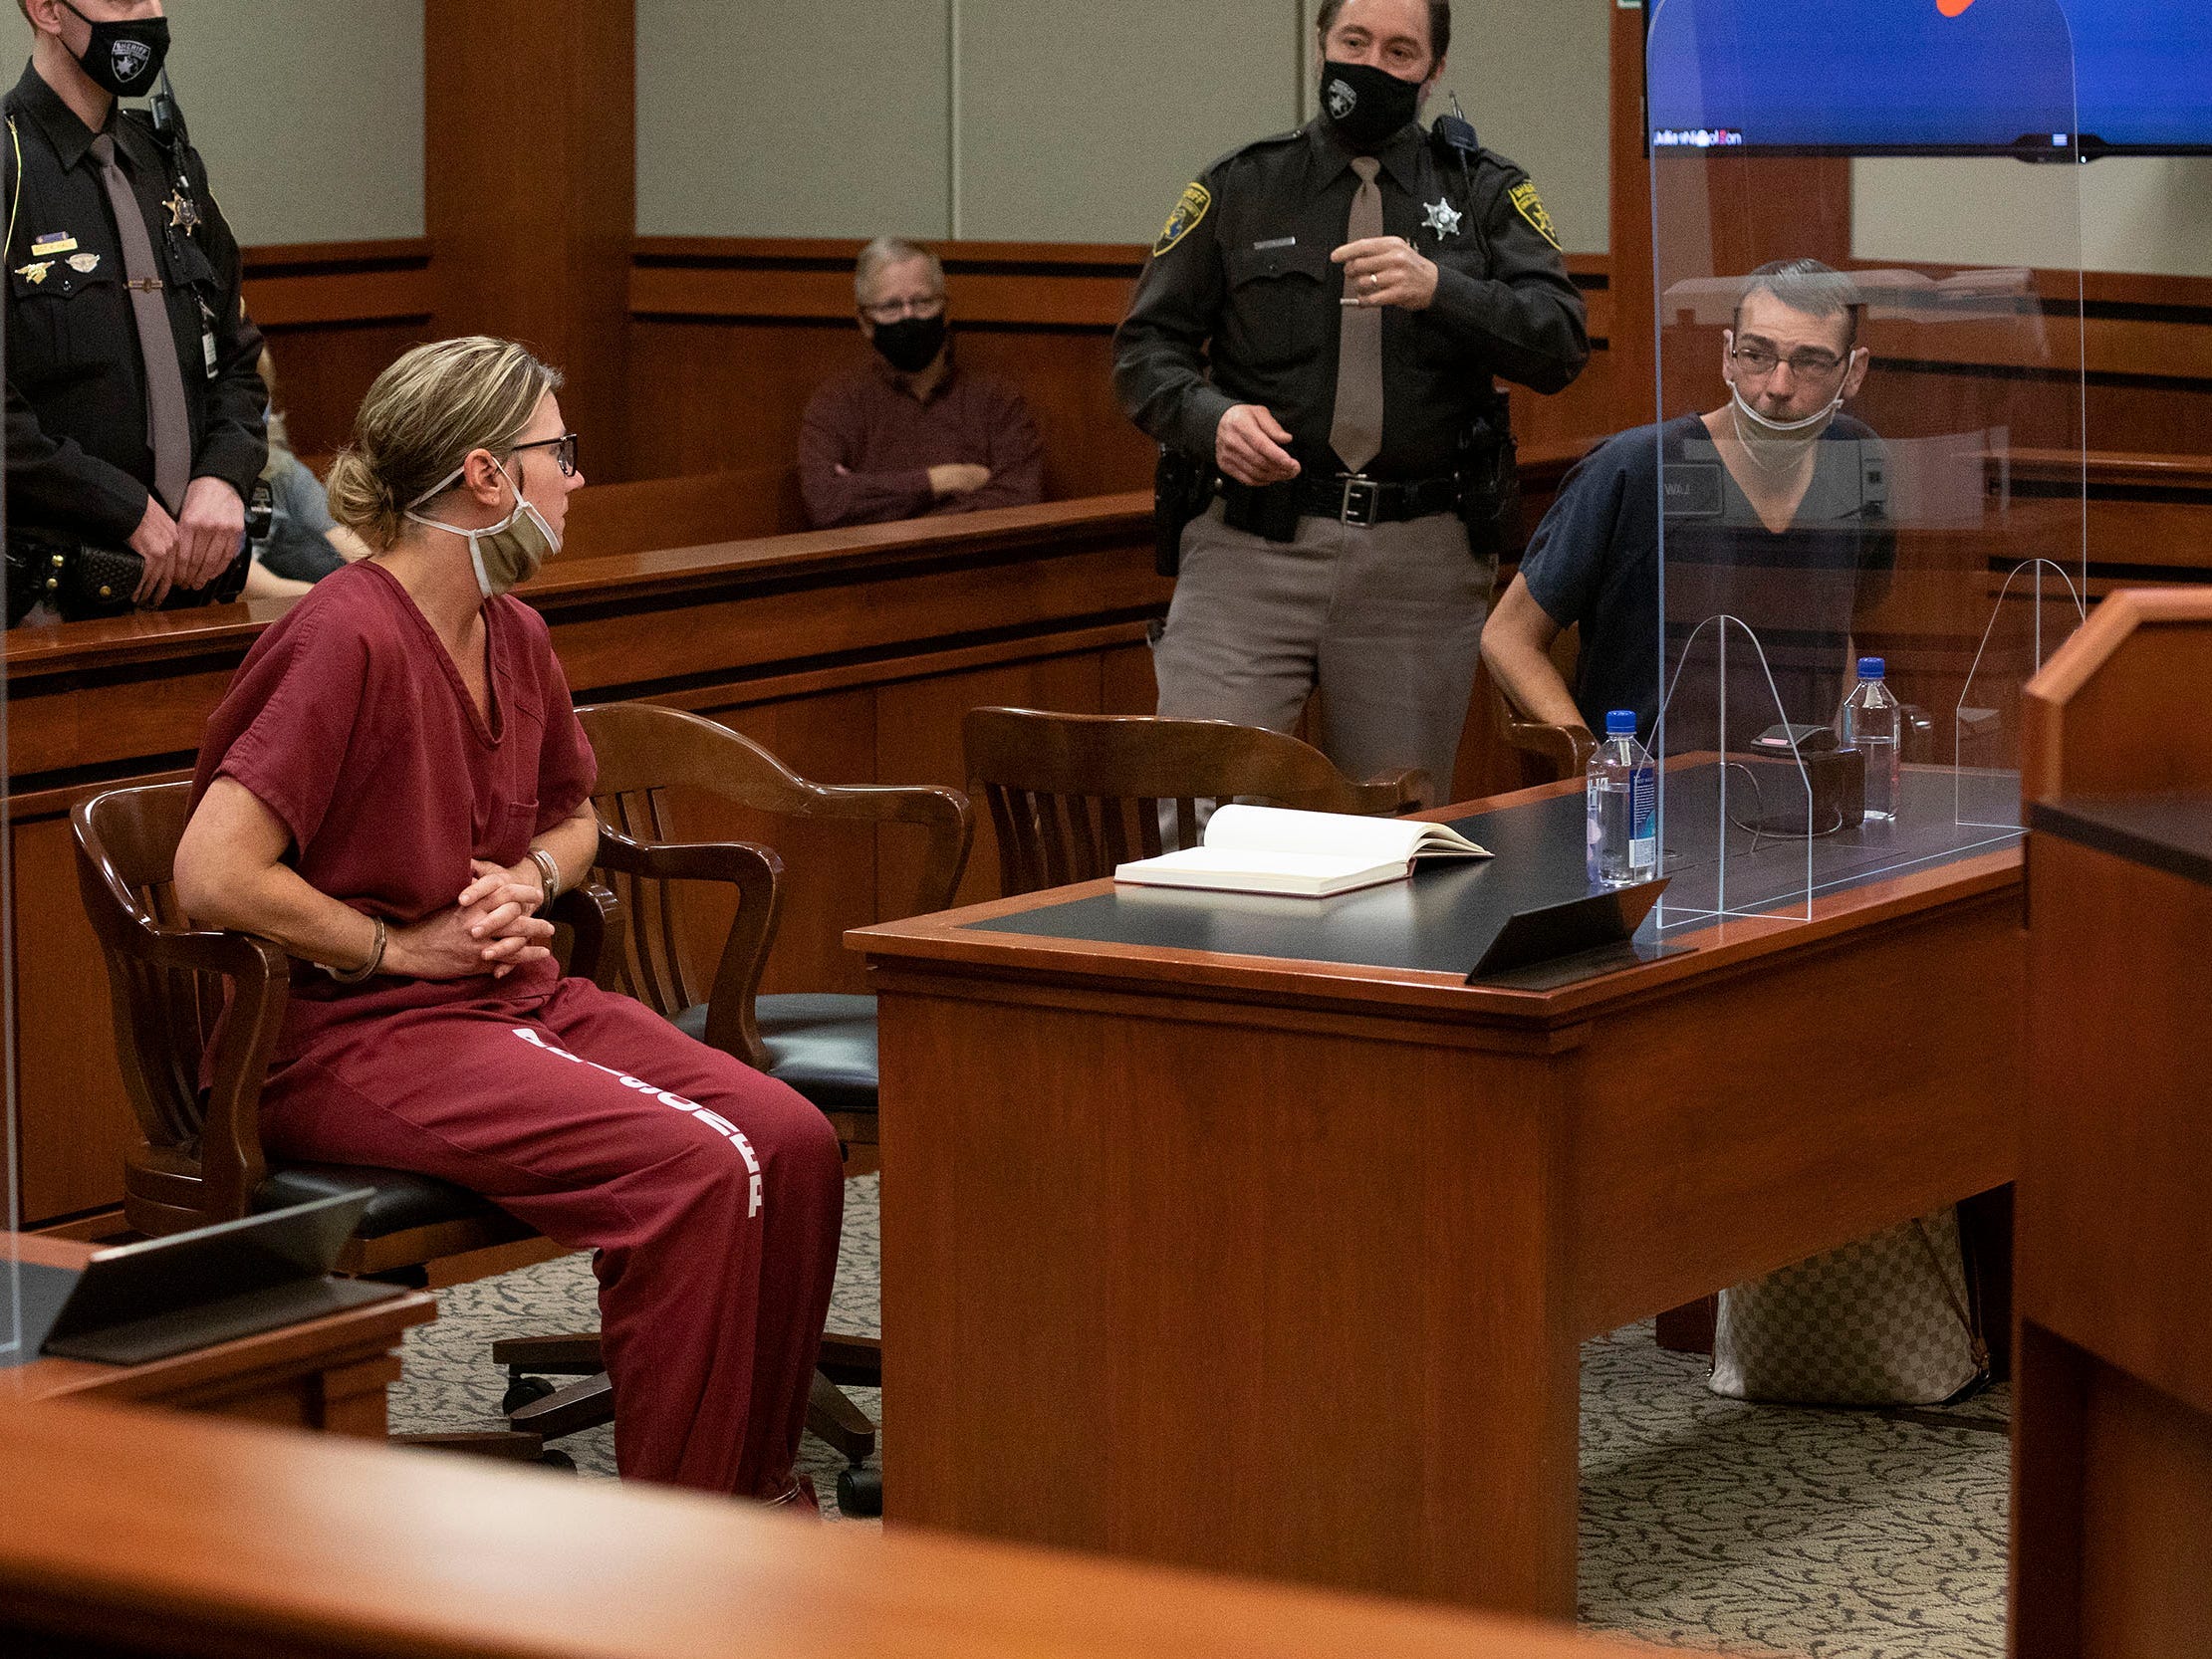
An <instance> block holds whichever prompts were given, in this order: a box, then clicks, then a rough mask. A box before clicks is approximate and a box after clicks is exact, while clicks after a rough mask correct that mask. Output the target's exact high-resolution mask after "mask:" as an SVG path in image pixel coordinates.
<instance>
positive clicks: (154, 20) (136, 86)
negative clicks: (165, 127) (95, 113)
mask: <svg viewBox="0 0 2212 1659" xmlns="http://www.w3.org/2000/svg"><path fill="white" fill-rule="evenodd" d="M62 4H63V5H65V6H69V9H70V10H71V11H72V12H75V13H76V15H77V16H78V17H80V18H84V21H85V22H86V23H88V24H91V26H92V31H93V38H92V39H91V41H90V42H88V43H87V44H86V47H85V52H84V55H83V56H82V57H80V58H79V59H78V60H77V62H78V63H79V65H81V66H82V67H83V69H84V71H85V74H86V75H87V76H89V77H90V78H91V80H92V84H93V85H94V86H96V87H98V88H99V89H100V90H101V91H102V92H104V93H107V94H109V95H110V96H111V97H114V98H143V97H144V96H145V95H146V94H148V93H150V92H151V91H153V83H154V81H155V80H156V79H157V78H158V77H159V75H160V74H161V65H162V64H163V62H164V61H166V60H167V58H168V55H169V20H168V19H167V18H165V17H141V18H137V19H134V20H130V21H126V22H123V23H100V22H95V21H94V20H93V19H92V18H89V17H85V14H84V13H83V12H80V11H78V10H77V8H76V7H75V6H70V5H69V0H62Z"/></svg>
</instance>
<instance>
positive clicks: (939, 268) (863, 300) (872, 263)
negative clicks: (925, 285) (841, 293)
mask: <svg viewBox="0 0 2212 1659" xmlns="http://www.w3.org/2000/svg"><path fill="white" fill-rule="evenodd" d="M912 259H918V260H920V261H922V262H923V263H924V264H926V265H927V266H928V267H929V280H930V281H931V282H933V283H935V284H936V285H937V292H938V293H939V294H942V293H943V292H944V291H945V268H944V266H943V265H942V264H940V263H939V262H938V259H937V256H936V255H935V254H933V253H931V252H930V251H929V250H928V249H927V248H925V247H923V246H922V245H921V244H920V243H919V242H909V241H907V240H906V239H905V238H904V237H902V236H878V237H877V238H876V239H875V240H874V241H872V242H870V243H869V244H868V245H867V246H866V247H864V248H862V249H861V250H860V262H859V263H858V264H856V265H855V266H854V267H853V297H854V299H856V300H858V301H859V302H860V304H861V305H863V306H864V305H866V304H867V291H868V285H869V284H870V283H872V282H874V281H875V279H876V276H877V275H878V274H879V273H881V272H883V271H887V270H889V269H890V268H891V267H892V266H893V265H904V264H905V263H906V262H907V261H908V260H912Z"/></svg>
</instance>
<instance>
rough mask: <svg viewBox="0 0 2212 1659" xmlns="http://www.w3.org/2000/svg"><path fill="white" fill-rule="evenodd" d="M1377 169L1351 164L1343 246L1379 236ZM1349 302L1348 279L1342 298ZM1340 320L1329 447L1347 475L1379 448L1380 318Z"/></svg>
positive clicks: (1369, 161) (1348, 311)
mask: <svg viewBox="0 0 2212 1659" xmlns="http://www.w3.org/2000/svg"><path fill="white" fill-rule="evenodd" d="M1378 165H1379V163H1378V162H1377V161H1376V160H1375V159H1374V157H1373V156H1371V155H1361V156H1358V157H1356V158H1355V159H1354V160H1353V161H1352V171H1353V172H1355V173H1357V174H1358V175H1359V189H1358V193H1357V194H1355V195H1354V196H1353V197H1352V218H1351V220H1350V221H1349V222H1348V223H1347V224H1346V226H1345V240H1346V241H1348V242H1360V241H1364V240H1366V239H1367V238H1368V237H1371V236H1380V235H1381V234H1382V191H1381V189H1380V188H1379V187H1378V186H1377V185H1376V184H1375V181H1374V175H1375V170H1376V168H1377V166H1378ZM1345 298H1346V299H1348V300H1349V299H1351V298H1352V278H1351V277H1349V276H1348V277H1346V278H1345ZM1343 318H1344V335H1343V338H1342V339H1341V340H1340V342H1339V343H1338V347H1337V412H1336V416H1335V418H1334V420H1333V421H1332V422H1331V424H1330V427H1329V447H1330V448H1332V449H1334V450H1335V451H1336V452H1337V459H1338V460H1340V461H1342V462H1344V464H1345V470H1346V471H1347V472H1359V471H1361V470H1363V469H1364V468H1365V467H1366V464H1367V463H1368V462H1369V461H1371V460H1373V459H1374V458H1375V456H1376V455H1377V454H1378V453H1380V452H1381V449H1382V313H1381V311H1380V310H1379V309H1377V308H1373V307H1368V306H1346V307H1345V308H1344V311H1343Z"/></svg>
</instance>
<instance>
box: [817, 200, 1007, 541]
mask: <svg viewBox="0 0 2212 1659" xmlns="http://www.w3.org/2000/svg"><path fill="white" fill-rule="evenodd" d="M853 289H854V295H855V297H856V298H857V299H858V300H859V302H860V333H861V334H862V335H864V336H865V337H866V338H867V340H868V342H869V344H871V345H872V346H873V347H874V348H875V358H874V360H873V361H871V362H869V363H868V364H867V365H866V366H865V367H862V368H856V369H851V370H849V371H847V372H846V373H844V374H841V375H839V376H838V377H837V378H836V379H834V380H831V381H829V382H828V383H827V384H825V385H824V386H823V387H822V388H821V389H820V390H819V391H817V392H816V393H815V394H814V398H813V400H812V401H811V402H809V403H808V405H807V413H806V418H805V420H804V421H803V422H802V424H801V426H800V428H799V484H800V488H801V490H802V491H803V492H804V493H805V495H806V498H807V517H808V518H809V519H811V520H812V521H813V522H814V526H815V528H816V529H818V530H827V529H830V528H831V527H833V526H835V525H843V524H885V523H888V522H889V521H891V520H893V519H919V518H930V517H934V516H936V515H938V514H941V513H974V512H979V511H981V510H982V509H983V508H986V507H1022V506H1026V505H1028V504H1029V503H1031V502H1034V501H1041V500H1043V499H1044V495H1045V451H1044V445H1043V444H1042V443H1041V442H1039V440H1038V437H1037V423H1036V422H1035V421H1033V420H1031V419H1030V417H1029V407H1028V405H1027V404H1025V403H1024V402H1023V401H1022V394H1021V393H1020V392H1018V391H1016V390H1015V389H1014V388H1013V387H1012V386H1010V385H1008V384H1007V383H1006V382H1005V381H1004V380H998V379H993V378H992V377H990V376H989V375H984V374H971V373H967V372H965V371H963V370H960V369H957V368H955V367H954V366H953V362H952V349H951V347H950V345H948V344H947V341H946V329H945V273H944V267H943V266H941V265H939V264H938V263H937V257H936V255H934V254H932V253H931V252H929V250H928V249H926V248H920V247H916V246H915V245H914V244H913V243H911V242H902V241H900V240H898V239H897V238H896V237H892V236H885V237H878V238H877V239H876V240H875V241H873V242H870V243H869V244H868V245H867V246H866V247H865V248H863V249H861V250H860V264H859V265H858V266H857V267H856V268H855V270H854V273H853Z"/></svg>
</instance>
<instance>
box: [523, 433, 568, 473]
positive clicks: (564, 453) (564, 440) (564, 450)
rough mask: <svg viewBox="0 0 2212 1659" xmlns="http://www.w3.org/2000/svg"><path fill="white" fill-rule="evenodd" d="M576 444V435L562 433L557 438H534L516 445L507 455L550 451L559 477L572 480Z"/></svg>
mask: <svg viewBox="0 0 2212 1659" xmlns="http://www.w3.org/2000/svg"><path fill="white" fill-rule="evenodd" d="M578 443H579V438H578V435H577V434H576V433H574V432H563V433H562V434H561V435H560V436H559V437H557V438H535V439H533V440H532V441H530V442H529V443H518V444H516V445H515V447H514V448H512V449H510V450H509V451H508V452H507V453H508V454H510V455H520V454H521V453H522V452H523V451H524V450H526V449H551V450H553V452H554V453H553V464H554V465H555V466H557V467H559V468H560V469H561V476H562V477H563V478H574V477H575V476H576V468H577V447H578Z"/></svg>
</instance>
